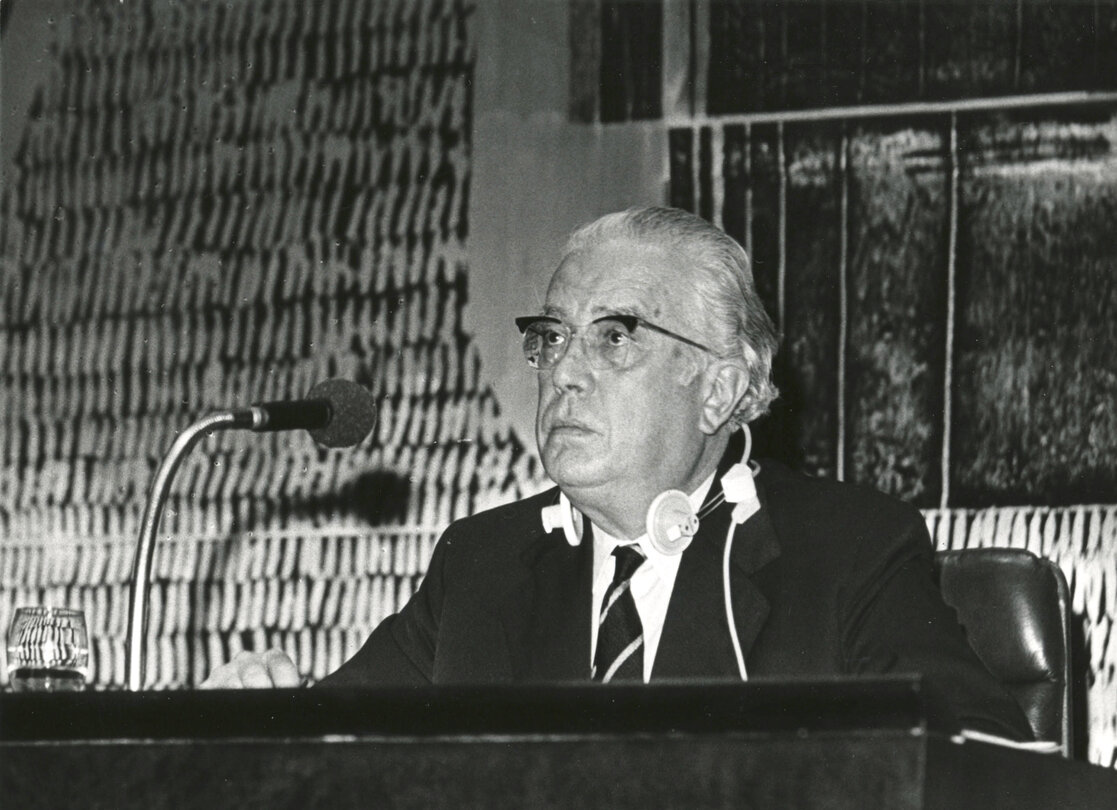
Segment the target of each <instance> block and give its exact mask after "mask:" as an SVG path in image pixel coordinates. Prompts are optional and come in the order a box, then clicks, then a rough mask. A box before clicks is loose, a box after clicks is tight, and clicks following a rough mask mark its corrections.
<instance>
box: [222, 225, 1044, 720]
mask: <svg viewBox="0 0 1117 810" xmlns="http://www.w3.org/2000/svg"><path fill="white" fill-rule="evenodd" d="M517 325H518V326H519V327H520V329H521V331H522V332H523V334H524V351H525V355H526V358H527V360H528V363H529V364H530V365H531V366H532V367H533V368H534V369H536V374H537V378H538V384H539V407H538V413H537V419H536V439H537V441H538V443H539V450H540V452H541V454H542V459H543V463H544V466H545V468H546V470H547V473H548V474H549V475H550V477H551V478H552V479H553V480H554V481H555V483H556V484H557V485H558V487H557V489H552V490H550V491H548V492H544V493H542V494H541V495H538V496H536V497H533V498H528V499H526V500H523V501H519V502H517V503H512V504H508V505H506V506H502V507H499V508H497V509H493V510H490V511H487V512H484V513H481V514H479V515H475V516H473V517H470V518H467V519H464V520H460V521H458V522H456V523H454V524H453V525H451V526H450V527H449V528H448V529H447V531H446V533H445V534H444V535H443V537H442V538H441V540H440V542H439V543H438V545H437V546H436V548H435V550H434V553H433V556H432V558H431V561H430V566H429V570H428V572H427V575H426V577H425V578H424V581H423V584H422V586H421V587H420V588H419V589H418V590H417V591H416V593H415V595H414V596H413V597H412V599H411V601H410V602H409V603H408V604H407V605H406V606H405V607H404V608H403V609H402V610H401V611H400V612H399V613H398V614H397V615H395V616H392V617H390V618H388V619H386V620H385V621H384V622H383V623H382V624H381V625H380V626H379V627H378V628H377V629H376V630H375V631H374V632H373V633H372V635H371V636H370V637H369V639H368V641H367V642H366V644H365V645H364V647H363V648H362V649H361V650H360V651H359V652H358V653H357V655H356V656H354V657H353V658H352V659H351V660H350V661H348V662H347V663H346V664H344V665H343V666H342V667H341V668H340V669H339V670H338V671H337V672H335V673H334V674H333V675H331V676H330V677H328V678H327V679H326V680H325V682H324V683H326V684H330V685H380V684H423V683H432V682H433V683H448V682H522V681H554V680H588V679H591V678H593V679H596V680H600V681H609V680H621V679H634V680H644V681H647V680H656V679H664V678H743V677H775V678H779V677H788V676H827V675H838V674H850V675H853V674H873V673H892V672H915V673H922V674H924V675H926V676H928V678H929V679H931V680H932V681H933V682H936V683H937V684H938V685H939V687H940V688H941V689H942V690H943V692H944V693H945V694H946V695H947V696H948V697H949V700H950V703H951V705H952V707H953V709H954V710H955V712H956V714H957V715H958V719H959V721H960V722H961V723H962V724H963V725H965V726H967V727H971V728H977V729H979V730H982V731H986V732H991V733H995V734H1000V735H1003V736H1008V737H1015V738H1025V739H1026V738H1028V737H1030V733H1029V730H1028V724H1027V721H1026V720H1025V719H1024V717H1023V714H1022V712H1021V711H1020V709H1019V707H1018V706H1017V705H1016V704H1015V702H1014V701H1013V700H1012V698H1011V697H1009V696H1008V695H1007V693H1006V692H1004V690H1003V689H1002V688H1001V686H1000V684H999V683H998V682H997V681H996V680H995V679H994V678H993V677H992V676H991V675H990V674H989V672H988V671H987V670H986V669H985V668H984V667H983V666H982V664H981V663H980V662H979V661H978V659H977V658H976V657H975V655H974V654H973V652H972V651H971V650H970V649H969V647H968V645H967V643H966V641H965V639H964V637H963V635H962V632H961V630H960V628H959V627H958V624H957V621H956V619H955V617H954V614H953V612H952V611H951V610H950V609H949V608H947V607H946V606H945V605H944V603H943V602H942V599H941V597H940V596H939V594H938V591H937V588H936V587H935V584H934V582H933V579H932V573H931V571H932V568H931V544H930V540H929V538H928V536H927V533H926V529H925V528H924V525H923V521H922V520H921V518H920V515H919V513H918V512H916V511H915V510H914V509H912V508H910V507H908V506H905V505H903V504H901V503H899V502H897V501H895V500H893V499H890V498H888V497H885V496H884V495H882V494H880V493H877V492H874V491H871V490H868V489H864V488H860V487H855V486H850V485H843V484H837V483H832V482H825V481H820V480H814V479H810V478H807V477H804V476H802V475H798V474H795V473H792V472H790V471H789V470H787V469H785V468H783V467H781V466H779V465H778V464H776V463H773V462H764V463H762V464H756V463H755V462H749V460H748V459H747V458H745V456H747V447H746V445H747V442H746V441H745V438H746V437H747V424H748V422H749V421H751V420H753V419H755V418H756V417H757V416H759V415H761V414H763V413H764V412H765V411H766V409H767V408H768V405H769V403H770V401H771V400H772V399H773V398H774V396H775V389H774V388H773V386H772V384H771V381H770V369H771V361H772V355H773V353H774V351H775V348H776V335H775V330H774V329H773V327H772V323H771V321H770V320H769V318H768V316H767V315H766V314H765V312H764V310H763V307H762V306H761V304H760V301H759V299H758V297H757V294H756V290H755V286H754V284H753V279H752V275H751V271H750V268H749V261H748V257H747V256H746V255H745V252H744V250H742V248H741V247H740V246H739V245H738V244H737V243H736V242H735V241H734V240H733V239H731V238H730V237H728V236H727V235H726V234H724V233H723V232H721V231H720V230H718V229H716V228H714V227H712V226H711V225H709V224H708V223H706V222H705V221H703V220H701V219H699V218H698V217H695V216H693V215H691V214H688V213H685V212H683V211H678V210H674V209H665V208H644V209H632V210H629V211H624V212H621V213H616V214H610V215H608V216H605V217H602V218H601V219H599V220H597V221H596V222H593V223H591V224H590V225H587V226H585V227H583V228H581V229H580V230H578V231H577V232H575V233H574V234H573V236H572V237H571V239H570V241H569V243H568V244H567V247H566V250H565V252H564V258H563V260H562V262H561V264H560V265H559V267H558V270H557V271H556V272H555V274H554V277H553V278H552V280H551V284H550V287H549V289H548V291H547V298H546V304H545V306H544V308H543V312H542V314H541V315H539V316H534V317H528V318H519V319H517ZM664 493H667V494H666V495H664ZM296 682H297V675H296V674H295V668H294V666H293V665H292V664H291V663H290V661H289V660H287V659H286V657H285V656H284V655H283V654H282V653H279V652H276V651H272V652H270V653H266V654H263V655H256V654H242V656H241V657H239V658H238V659H236V660H234V661H233V662H231V663H230V664H228V665H226V666H225V667H222V668H220V669H218V670H217V671H216V672H215V673H214V675H213V676H212V677H211V678H210V680H209V681H207V683H206V684H205V685H206V686H211V687H231V686H241V685H244V686H269V685H272V684H275V685H281V686H282V685H293V684H294V683H296Z"/></svg>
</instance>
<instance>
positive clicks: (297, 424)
mask: <svg viewBox="0 0 1117 810" xmlns="http://www.w3.org/2000/svg"><path fill="white" fill-rule="evenodd" d="M235 416H236V420H237V427H246V428H248V429H250V430H254V431H256V432H270V431H277V430H306V431H309V433H310V436H311V438H312V439H314V441H316V442H318V444H321V445H323V446H325V447H335V448H336V447H353V446H354V445H356V444H359V443H360V442H361V441H362V440H363V439H364V438H365V437H366V436H368V434H369V433H371V432H372V429H373V428H374V427H375V426H376V405H375V404H373V401H372V394H370V393H369V392H368V390H366V389H365V388H364V387H362V386H360V385H357V383H355V382H352V381H351V380H342V379H333V380H323V381H322V382H320V383H318V384H317V385H315V386H314V387H313V388H311V389H310V391H309V392H308V393H307V395H306V399H294V400H286V401H279V402H259V403H256V404H254V405H251V406H249V407H248V408H244V409H242V410H239V411H235Z"/></svg>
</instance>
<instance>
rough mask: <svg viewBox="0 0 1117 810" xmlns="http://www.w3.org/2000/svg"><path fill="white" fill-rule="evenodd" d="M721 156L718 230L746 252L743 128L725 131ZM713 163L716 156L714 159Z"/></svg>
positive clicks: (746, 159)
mask: <svg viewBox="0 0 1117 810" xmlns="http://www.w3.org/2000/svg"><path fill="white" fill-rule="evenodd" d="M722 143H723V148H724V155H723V157H722V166H721V175H722V180H723V182H724V189H723V191H722V206H721V226H722V228H724V229H725V232H726V233H727V234H729V235H730V236H732V237H733V238H734V239H736V240H737V241H738V242H740V243H741V244H742V245H744V246H745V248H746V249H748V244H749V238H748V224H749V223H748V216H749V212H748V200H747V197H748V190H749V170H750V169H751V166H750V165H749V154H748V150H749V141H748V134H747V130H746V129H745V127H744V126H743V125H739V124H737V125H730V126H727V127H725V134H724V136H723V140H722ZM714 158H715V160H716V159H717V156H716V155H715V156H714Z"/></svg>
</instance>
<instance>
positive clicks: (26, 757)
mask: <svg viewBox="0 0 1117 810" xmlns="http://www.w3.org/2000/svg"><path fill="white" fill-rule="evenodd" d="M933 703H934V702H933V701H932V700H930V699H929V698H928V696H927V695H926V694H925V692H924V690H923V689H922V687H921V685H920V683H919V681H918V680H915V679H904V678H900V679H887V680H855V681H845V680H840V681H826V682H797V683H762V682H753V683H749V684H703V685H694V684H688V685H668V686H655V687H647V686H629V687H601V686H595V685H577V686H553V687H551V686H548V687H530V688H510V687H499V688H493V687H478V688H443V689H426V690H403V691H400V690H391V691H385V690H377V691H367V692H360V691H346V690H295V691H286V690H275V691H265V692H259V691H257V692H149V693H140V694H130V693H84V694H76V695H75V694H54V695H36V694H18V695H13V694H6V695H2V696H0V798H2V801H3V803H4V806H5V807H19V808H24V807H29V808H31V807H52V808H54V807H106V808H108V807H111V808H117V807H145V808H147V807H199V808H206V810H213V808H219V807H269V808H271V807H298V808H303V807H329V808H341V807H423V808H428V807H499V806H505V807H529V808H537V807H579V808H593V807H602V808H605V807H608V808H626V807H632V808H641V810H644V809H645V808H648V807H688V808H689V807H744V808H747V807H758V808H816V807H817V808H846V807H848V808H859V809H860V808H874V807H882V808H940V807H951V808H954V807H959V808H968V807H973V808H983V809H984V808H996V807H1013V808H1029V807H1045V808H1049V807H1075V808H1090V807H1098V808H1102V807H1104V808H1107V809H1108V808H1112V807H1117V773H1114V772H1112V771H1108V770H1104V769H1101V768H1094V767H1091V766H1088V765H1085V764H1084V763H1079V762H1068V761H1066V760H1062V759H1059V758H1057V757H1054V756H1051V755H1040V754H1033V753H1027V752H1020V751H1014V750H1008V749H1002V748H999V747H996V746H990V745H985V744H980V743H973V742H958V741H956V740H955V738H952V735H951V729H950V728H949V726H948V725H946V724H945V723H944V722H943V721H942V720H940V719H939V718H938V716H937V715H936V713H935V711H934V709H933Z"/></svg>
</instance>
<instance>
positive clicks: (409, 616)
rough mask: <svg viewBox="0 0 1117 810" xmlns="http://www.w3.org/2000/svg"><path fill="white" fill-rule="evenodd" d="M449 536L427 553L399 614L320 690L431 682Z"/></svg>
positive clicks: (327, 677) (385, 620) (382, 626)
mask: <svg viewBox="0 0 1117 810" xmlns="http://www.w3.org/2000/svg"><path fill="white" fill-rule="evenodd" d="M449 534H450V531H449V530H447V532H446V533H445V534H444V535H443V536H442V538H440V539H439V541H438V543H437V544H436V545H435V548H434V552H433V553H432V554H431V559H430V564H429V565H428V566H427V573H426V575H425V576H424V577H423V581H422V584H420V585H419V588H418V589H417V590H416V591H415V593H414V594H412V596H411V599H410V600H408V602H407V604H406V605H405V606H404V607H403V609H402V610H400V612H399V613H396V614H393V615H391V616H389V617H388V618H386V619H384V621H382V622H381V623H380V624H379V625H378V626H377V627H376V629H375V630H373V631H372V634H371V635H369V637H368V640H367V641H365V643H364V645H362V647H361V649H360V650H358V651H357V654H356V655H354V656H353V657H352V658H350V659H349V660H348V661H346V662H345V663H344V664H342V665H341V667H339V668H338V669H337V670H336V671H335V672H333V673H332V674H330V675H328V676H326V677H325V678H323V679H322V680H321V681H320V682H319V685H320V686H337V687H372V686H422V685H424V684H429V683H431V681H432V673H433V671H434V658H435V650H436V647H437V642H438V631H439V623H440V618H441V615H442V603H443V596H444V590H443V582H444V579H443V573H444V568H445V564H446V556H447V553H448V552H447V548H448V546H449V545H450V540H449V539H448V538H449Z"/></svg>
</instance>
